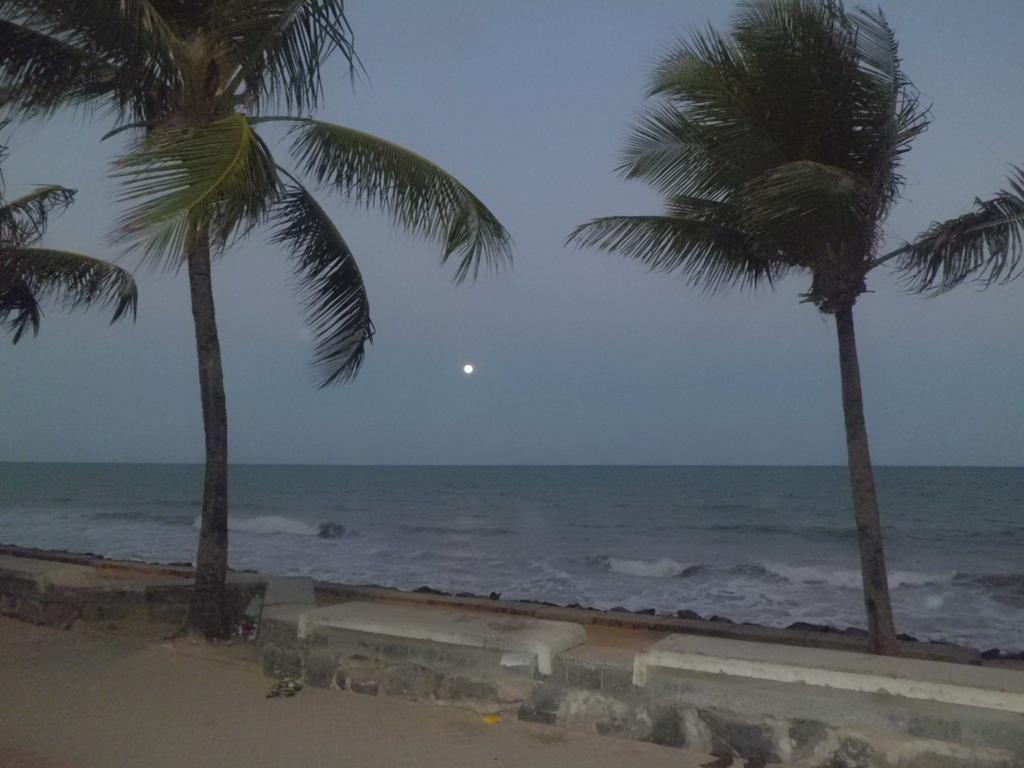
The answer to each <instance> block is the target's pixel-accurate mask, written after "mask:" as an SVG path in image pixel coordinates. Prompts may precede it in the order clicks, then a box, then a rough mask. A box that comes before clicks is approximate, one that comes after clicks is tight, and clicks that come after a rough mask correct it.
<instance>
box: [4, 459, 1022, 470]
mask: <svg viewBox="0 0 1024 768" xmlns="http://www.w3.org/2000/svg"><path fill="white" fill-rule="evenodd" d="M3 464H53V465H74V466H103V465H107V466H110V465H114V466H143V467H161V466H165V467H197V466H203V464H204V462H202V461H40V460H33V459H0V465H3ZM228 466H231V467H325V468H326V467H334V468H352V467H363V468H409V469H477V468H478V469H544V468H550V469H567V468H581V469H582V468H588V467H612V468H622V469H631V468H632V469H846V468H847V465H846V464H669V463H660V464H622V463H601V462H597V463H573V464H555V463H548V464H517V463H505V464H459V463H434V464H417V463H398V464H374V463H369V462H355V463H345V464H340V463H306V462H273V461H242V462H230V463H229V465H228ZM873 467H874V468H875V469H1024V467H1022V466H1021V465H1019V464H874V465H873Z"/></svg>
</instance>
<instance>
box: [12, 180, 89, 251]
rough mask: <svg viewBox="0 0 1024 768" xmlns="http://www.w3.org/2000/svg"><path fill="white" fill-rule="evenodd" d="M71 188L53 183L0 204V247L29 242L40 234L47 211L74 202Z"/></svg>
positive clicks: (44, 223) (28, 243)
mask: <svg viewBox="0 0 1024 768" xmlns="http://www.w3.org/2000/svg"><path fill="white" fill-rule="evenodd" d="M74 199H75V190H73V189H67V188H66V187H61V186H58V185H56V184H52V185H49V186H45V187H40V188H39V189H37V190H35V191H34V192H30V193H29V194H27V195H23V196H22V197H19V198H16V199H14V200H11V201H9V202H6V203H2V204H0V244H2V247H11V246H15V247H20V246H25V245H30V244H31V243H34V242H35V241H37V240H38V239H39V238H41V237H42V236H43V232H44V230H45V229H46V224H47V222H48V219H49V214H50V213H51V212H52V211H53V210H54V209H61V210H63V209H64V208H67V207H68V206H69V205H71V203H72V202H74Z"/></svg>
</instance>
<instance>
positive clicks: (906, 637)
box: [896, 632, 918, 643]
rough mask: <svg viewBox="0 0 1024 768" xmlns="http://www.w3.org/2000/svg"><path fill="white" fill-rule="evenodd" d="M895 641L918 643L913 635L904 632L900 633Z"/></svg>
mask: <svg viewBox="0 0 1024 768" xmlns="http://www.w3.org/2000/svg"><path fill="white" fill-rule="evenodd" d="M896 639H897V640H902V641H903V642H904V643H916V642H918V640H917V638H916V637H914V636H913V635H908V634H907V633H906V632H900V633H899V634H898V635H896Z"/></svg>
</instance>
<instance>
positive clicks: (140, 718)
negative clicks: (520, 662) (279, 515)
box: [0, 619, 710, 768]
mask: <svg viewBox="0 0 1024 768" xmlns="http://www.w3.org/2000/svg"><path fill="white" fill-rule="evenodd" d="M250 651H251V649H250V648H249V647H234V648H223V649H211V648H206V647H204V646H203V645H202V644H199V645H195V646H190V645H189V644H188V643H187V642H185V643H182V642H181V641H180V640H179V641H178V642H177V643H176V644H175V645H174V646H172V645H171V644H170V643H168V642H161V641H160V639H159V637H154V636H150V637H149V638H148V639H147V638H146V637H136V636H131V637H125V636H111V635H104V634H101V633H99V632H97V631H96V630H95V629H90V628H86V629H75V630H72V631H69V632H61V631H57V630H50V629H44V628H40V627H34V626H30V625H27V624H23V623H21V622H17V621H12V620H8V619H0V768H107V767H110V768H121V767H122V766H139V768H143V767H148V766H153V767H154V768H161V767H162V766H167V767H168V768H171V767H173V768H179V767H180V766H183V765H188V766H196V767H197V768H201V767H202V766H218V767H220V768H270V767H271V766H274V767H275V768H276V767H278V766H280V767H281V768H285V766H287V767H288V768H307V767H308V768H321V767H323V768H327V766H339V765H344V766H346V767H347V768H363V767H364V766H365V767H371V766H372V767H374V768H376V767H377V766H379V767H380V768H400V767H401V766H408V767H409V768H432V767H436V768H480V767H481V766H494V767H495V768H516V767H522V768H527V767H529V768H546V767H547V766H551V767H552V768H556V767H557V768H572V767H573V766H578V767H579V768H605V767H607V768H623V767H624V766H644V768H662V767H664V768H669V766H671V767H672V768H696V767H697V766H699V765H701V764H702V763H706V762H708V761H709V760H710V758H708V757H706V756H701V755H695V754H693V753H688V752H685V751H683V750H678V749H670V748H666V747H657V746H654V745H650V744H643V743H638V742H631V741H620V740H617V739H610V738H604V737H599V736H591V735H588V734H583V733H578V732H572V731H567V730H564V729H557V728H548V727H545V726H539V725H533V724H530V723H521V722H503V723H499V724H496V725H488V724H485V723H484V722H483V720H482V718H481V717H479V716H478V715H475V714H472V713H470V712H465V711H462V710H456V709H452V708H447V707H437V706H432V705H429V704H416V703H411V702H404V701H399V700H395V699H384V698H381V699H377V698H372V697H368V696H360V695H358V694H341V693H338V692H337V691H327V690H317V689H310V688H307V689H305V690H303V691H301V692H300V693H299V694H298V695H297V696H296V697H294V698H291V699H266V698H264V695H265V693H266V692H267V690H268V688H269V686H270V684H271V683H272V681H271V680H268V679H267V678H264V677H263V676H262V675H261V674H260V672H259V670H258V668H257V667H256V665H255V660H254V654H251V653H250Z"/></svg>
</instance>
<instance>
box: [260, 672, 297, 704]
mask: <svg viewBox="0 0 1024 768" xmlns="http://www.w3.org/2000/svg"><path fill="white" fill-rule="evenodd" d="M301 690H302V683H300V682H299V681H298V680H292V679H291V678H290V677H289V678H285V679H284V680H279V681H278V682H276V683H274V684H273V685H272V686H271V688H270V690H269V691H268V692H267V698H268V699H276V698H277V697H278V696H294V695H295V694H296V693H298V692H299V691H301Z"/></svg>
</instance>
